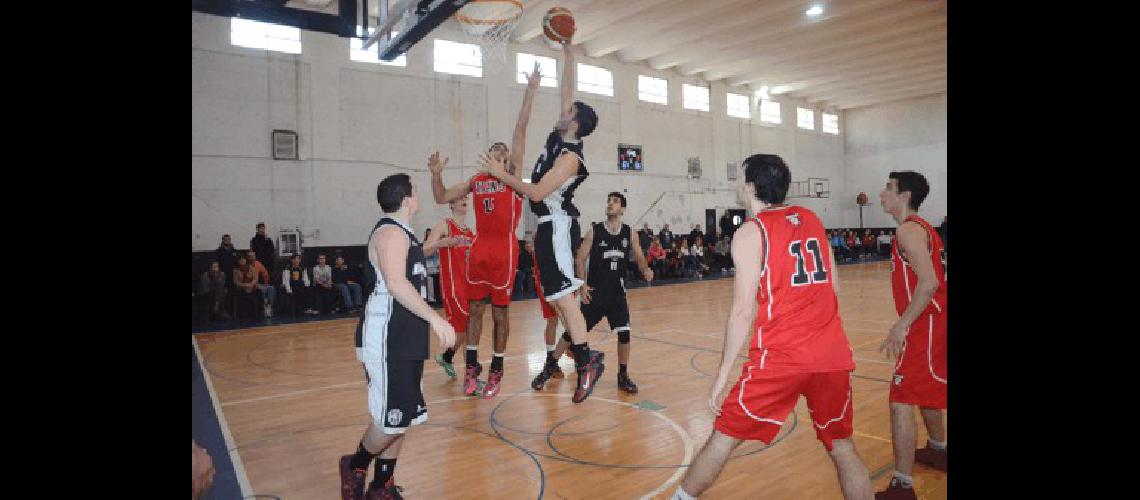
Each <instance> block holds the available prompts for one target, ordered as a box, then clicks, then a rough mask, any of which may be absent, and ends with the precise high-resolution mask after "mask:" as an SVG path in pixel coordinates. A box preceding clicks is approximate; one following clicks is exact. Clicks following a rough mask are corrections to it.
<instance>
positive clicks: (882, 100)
mask: <svg viewBox="0 0 1140 500" xmlns="http://www.w3.org/2000/svg"><path fill="white" fill-rule="evenodd" d="M945 93H946V91H944V90H943V91H940V92H939V91H936V92H925V91H914V92H904V93H900V94H897V95H895V96H894V97H876V98H869V99H863V100H854V101H845V102H842V103H838V102H837V103H835V106H836V107H838V108H839V109H842V110H844V111H847V110H851V109H856V108H862V107H866V106H878V105H880V104H887V103H892V102H898V101H904V100H907V99H917V98H919V97H928V96H934V95H939V94H945Z"/></svg>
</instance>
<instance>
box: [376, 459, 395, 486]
mask: <svg viewBox="0 0 1140 500" xmlns="http://www.w3.org/2000/svg"><path fill="white" fill-rule="evenodd" d="M375 470H376V474H375V475H373V476H372V488H376V489H379V488H383V487H384V483H387V482H388V480H389V479H392V474H395V473H396V459H395V458H377V459H376V469H375Z"/></svg>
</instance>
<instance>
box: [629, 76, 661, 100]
mask: <svg viewBox="0 0 1140 500" xmlns="http://www.w3.org/2000/svg"><path fill="white" fill-rule="evenodd" d="M637 98H638V99H641V100H642V101H646V102H655V103H657V104H669V80H666V79H664V78H653V77H652V76H645V75H637Z"/></svg>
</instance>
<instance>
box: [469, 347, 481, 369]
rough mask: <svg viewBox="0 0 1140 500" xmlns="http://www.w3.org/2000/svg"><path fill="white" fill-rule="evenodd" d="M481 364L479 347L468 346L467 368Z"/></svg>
mask: <svg viewBox="0 0 1140 500" xmlns="http://www.w3.org/2000/svg"><path fill="white" fill-rule="evenodd" d="M477 364H479V346H477V345H469V346H467V366H475V365H477Z"/></svg>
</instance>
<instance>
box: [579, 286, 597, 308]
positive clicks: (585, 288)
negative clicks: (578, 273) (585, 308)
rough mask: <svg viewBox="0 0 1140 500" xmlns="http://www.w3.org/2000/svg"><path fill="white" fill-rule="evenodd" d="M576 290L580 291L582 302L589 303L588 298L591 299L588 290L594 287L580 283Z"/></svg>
mask: <svg viewBox="0 0 1140 500" xmlns="http://www.w3.org/2000/svg"><path fill="white" fill-rule="evenodd" d="M578 291H579V292H581V296H582V303H583V304H589V303H590V300H591V299H590V292H592V291H594V287H592V286H587V285H582V287H581V288H579V289H578Z"/></svg>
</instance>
